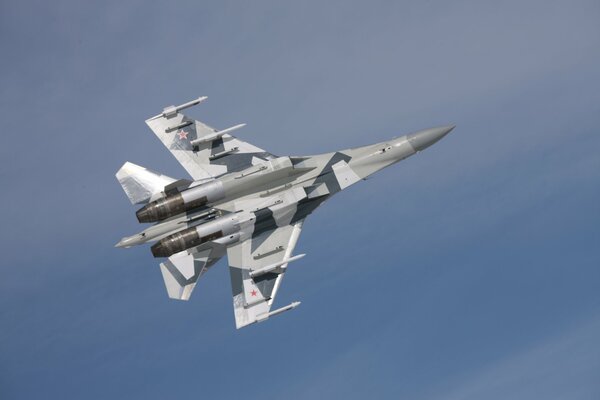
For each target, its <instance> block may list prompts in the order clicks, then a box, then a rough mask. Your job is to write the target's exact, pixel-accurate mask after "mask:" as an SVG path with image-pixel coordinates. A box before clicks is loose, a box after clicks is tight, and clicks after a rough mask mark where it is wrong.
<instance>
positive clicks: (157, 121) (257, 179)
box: [116, 98, 454, 328]
mask: <svg viewBox="0 0 600 400" xmlns="http://www.w3.org/2000/svg"><path fill="white" fill-rule="evenodd" d="M203 100H205V98H199V99H197V100H194V101H192V102H189V103H185V104H183V105H181V106H177V107H175V106H171V107H167V108H165V110H164V111H163V113H161V114H159V115H157V116H155V117H152V118H150V119H148V120H147V121H146V123H147V125H148V126H149V127H150V129H151V130H152V131H153V132H154V133H155V135H156V136H157V137H158V138H159V139H160V141H161V142H162V143H163V144H164V145H165V147H166V148H167V149H168V150H169V151H170V152H171V154H173V156H174V157H175V158H176V159H177V160H178V161H179V162H180V164H181V165H182V166H183V167H184V169H185V170H186V171H187V172H188V173H189V174H190V176H191V177H192V178H193V180H194V181H189V180H176V179H173V178H170V177H167V176H165V175H161V174H158V173H156V172H153V171H150V170H148V169H146V168H143V167H140V166H137V165H135V164H132V163H129V162H127V163H125V164H124V165H123V167H122V168H121V169H120V170H119V171H118V172H117V179H118V180H119V183H120V184H121V186H122V187H123V189H124V191H125V193H126V194H127V196H128V198H129V200H130V201H131V203H132V204H147V203H150V202H155V201H157V200H160V199H162V198H168V197H169V196H175V195H177V194H178V193H180V192H181V193H182V194H183V195H184V198H186V195H187V193H194V192H191V191H189V190H190V189H192V188H194V187H195V186H198V185H203V184H204V185H205V184H207V183H209V182H214V181H216V182H218V183H219V187H221V188H223V191H224V193H225V195H224V196H219V197H218V199H219V200H216V201H214V202H213V203H210V204H206V205H203V206H202V207H198V208H190V209H185V211H184V212H180V213H178V214H175V215H171V216H170V217H168V218H167V219H165V220H161V221H158V222H156V223H155V224H153V225H150V226H149V227H147V228H146V229H145V230H143V231H142V232H140V233H138V234H136V235H132V236H129V237H125V238H123V239H122V240H121V241H120V242H119V243H118V244H117V245H116V246H117V247H131V246H134V245H139V244H143V243H155V245H156V244H157V243H171V242H172V241H175V242H172V243H177V245H178V246H180V247H177V248H178V249H181V248H185V249H184V250H183V251H179V250H173V251H179V252H177V253H174V254H171V255H170V256H169V257H168V258H167V259H166V260H165V261H163V262H161V263H160V269H161V272H162V275H163V279H164V281H165V286H166V288H167V293H168V295H169V297H170V298H173V299H178V300H189V298H190V296H191V294H192V292H193V290H194V288H195V286H196V284H197V281H198V279H199V278H201V277H202V276H203V275H204V274H205V273H206V272H207V271H208V270H209V269H210V267H211V266H213V265H214V264H215V263H216V262H217V261H219V259H221V258H222V257H223V256H224V255H225V254H227V258H228V261H229V271H230V277H231V291H232V297H233V307H234V316H235V323H236V327H237V328H241V327H244V326H247V325H250V324H253V323H256V322H262V321H264V320H266V319H268V318H269V317H271V316H275V315H278V314H280V313H282V312H284V311H288V310H291V309H293V308H295V307H297V306H298V305H299V304H300V303H299V302H293V303H291V304H290V305H288V306H284V307H281V308H279V309H277V310H274V311H272V310H271V306H272V304H273V301H274V299H275V296H276V294H277V291H278V290H279V287H280V285H281V281H282V279H283V276H284V275H285V272H286V270H287V268H288V265H289V262H291V261H293V260H295V259H297V258H300V257H301V256H302V255H300V256H293V251H294V248H295V246H296V243H297V241H298V238H299V236H300V233H301V231H302V226H303V224H304V221H305V220H306V218H307V217H308V216H309V215H310V214H311V213H312V212H313V211H315V210H316V209H317V208H318V207H319V206H320V205H321V204H322V203H323V202H324V201H326V200H328V199H329V198H330V197H331V196H333V195H334V194H336V193H338V192H340V191H342V190H344V189H346V188H347V187H349V186H351V185H353V184H355V183H357V182H359V181H360V180H364V179H366V178H367V177H368V176H370V175H372V174H374V173H375V172H377V171H379V170H381V169H383V168H385V167H387V166H390V165H392V164H395V163H397V162H398V161H401V160H403V159H405V158H407V157H409V156H411V155H413V154H415V153H417V152H419V151H422V150H424V149H426V148H427V147H429V146H431V145H432V144H433V143H435V142H437V141H438V140H440V139H441V138H442V137H444V136H445V135H446V134H448V132H450V131H451V130H452V129H453V128H454V126H444V127H439V128H431V129H426V130H422V131H419V132H415V133H413V134H410V135H406V136H401V137H397V138H393V139H391V140H389V141H385V142H380V143H375V144H372V145H368V146H362V147H357V148H353V149H347V150H342V151H337V152H332V153H325V154H319V155H315V156H303V157H277V156H275V155H273V154H271V153H269V152H267V151H265V150H263V149H260V148H258V147H256V146H254V145H252V144H249V143H247V142H244V141H242V140H240V139H238V138H236V137H234V136H232V135H230V134H229V132H230V131H232V130H234V129H238V128H239V127H241V126H242V125H238V126H235V127H232V128H230V129H226V130H223V131H218V130H216V129H213V128H211V127H209V126H208V125H206V124H204V123H202V122H200V121H197V120H194V119H193V118H190V117H187V116H186V115H184V114H182V113H181V112H180V111H181V110H182V109H184V108H188V107H190V106H192V105H195V104H198V103H199V102H201V101H203ZM203 187H204V186H203ZM186 190H188V192H186ZM202 190H204V189H202ZM187 196H188V197H189V195H187ZM190 204H195V203H194V202H193V201H192V202H190ZM225 217H227V218H226V219H225ZM219 218H224V219H223V220H221V219H219ZM217 219H218V220H219V221H226V222H223V223H219V224H215V223H210V222H211V221H215V220H217ZM209 223H210V224H209ZM212 226H215V227H220V226H222V228H215V231H214V232H213V233H210V232H208V231H207V229H208V230H209V229H210V227H212ZM217 229H218V230H217ZM223 229H225V230H223ZM179 232H190V233H189V234H186V235H183V236H181V235H180V236H177V234H178V233H179ZM195 232H199V233H198V234H196V233H195ZM207 232H208V235H207ZM198 235H200V236H202V237H200V236H198ZM188 238H192V239H188ZM193 238H196V239H193ZM199 242H201V244H199V245H198V244H197V243H199ZM181 246H183V247H181ZM168 248H171V247H168ZM172 248H175V247H172ZM153 249H154V247H153ZM167 254H170V253H167ZM161 255H162V254H161Z"/></svg>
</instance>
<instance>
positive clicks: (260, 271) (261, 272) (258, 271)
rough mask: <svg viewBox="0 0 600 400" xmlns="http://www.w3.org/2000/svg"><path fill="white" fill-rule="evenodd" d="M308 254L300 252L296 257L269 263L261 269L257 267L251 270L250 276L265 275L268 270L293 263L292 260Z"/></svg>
mask: <svg viewBox="0 0 600 400" xmlns="http://www.w3.org/2000/svg"><path fill="white" fill-rule="evenodd" d="M305 255H306V254H298V255H297V256H294V257H290V258H285V259H283V260H281V261H279V262H276V263H275V264H271V265H267V266H266V267H262V268H259V269H255V270H253V271H250V277H251V278H254V277H257V276H260V275H264V274H266V273H268V272H271V271H273V270H274V269H277V268H279V267H281V266H282V265H284V264H288V263H291V262H292V261H296V260H299V259H301V258H302V257H304V256H305Z"/></svg>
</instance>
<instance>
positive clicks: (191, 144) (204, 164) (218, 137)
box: [146, 98, 274, 180]
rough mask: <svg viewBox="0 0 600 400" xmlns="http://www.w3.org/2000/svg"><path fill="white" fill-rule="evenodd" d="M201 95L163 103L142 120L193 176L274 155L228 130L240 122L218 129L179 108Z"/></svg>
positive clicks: (233, 169) (216, 173) (237, 167)
mask: <svg viewBox="0 0 600 400" xmlns="http://www.w3.org/2000/svg"><path fill="white" fill-rule="evenodd" d="M204 99H205V98H199V99H197V100H194V101H192V102H189V103H186V104H184V105H181V106H177V107H175V106H171V107H167V108H165V110H164V111H163V112H162V113H161V114H159V115H156V116H154V117H152V118H150V119H148V120H146V124H147V125H148V126H149V127H150V129H152V131H153V132H154V133H155V134H156V136H157V137H158V138H159V139H160V141H161V142H162V143H163V144H164V145H165V146H166V147H167V149H169V151H170V152H171V154H173V156H175V158H176V159H177V161H179V163H180V164H181V165H182V166H183V168H185V170H186V171H187V172H188V173H189V174H190V175H191V176H192V178H194V180H203V179H212V178H213V177H215V176H220V175H223V174H225V173H228V172H236V171H241V170H243V169H245V168H248V167H250V166H252V165H254V164H257V163H260V162H263V161H264V160H268V159H270V158H274V156H273V155H272V154H270V153H268V152H266V151H264V150H263V149H261V148H259V147H256V146H254V145H252V144H250V143H247V142H244V141H242V140H240V139H238V138H236V137H234V136H231V135H230V134H229V133H228V132H232V131H233V130H235V129H237V128H240V127H242V126H243V124H242V125H237V126H234V127H232V128H228V129H224V130H221V131H218V130H216V129H213V128H211V127H210V126H208V125H206V124H205V123H203V122H200V121H197V120H194V119H193V118H190V117H188V116H186V115H184V114H182V113H181V112H180V110H181V109H183V108H187V107H190V106H192V105H195V104H198V103H199V102H200V101H202V100H204Z"/></svg>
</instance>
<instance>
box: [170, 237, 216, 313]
mask: <svg viewBox="0 0 600 400" xmlns="http://www.w3.org/2000/svg"><path fill="white" fill-rule="evenodd" d="M197 249H198V248H196V249H193V250H192V252H191V253H190V252H188V251H182V252H180V253H177V254H174V255H172V256H171V257H169V258H168V259H167V260H166V261H165V262H162V263H161V264H160V271H161V272H162V276H163V279H164V281H165V287H166V288H167V293H168V295H169V297H170V298H172V299H177V300H186V301H187V300H189V299H190V296H191V295H192V291H193V290H194V287H195V286H196V282H197V281H198V279H199V278H200V277H201V276H202V275H204V274H205V273H206V271H208V269H209V268H210V267H211V266H212V265H213V264H215V263H216V262H217V261H219V259H220V258H221V257H222V255H223V254H224V249H216V248H211V247H208V248H204V249H203V250H198V251H196V250H197Z"/></svg>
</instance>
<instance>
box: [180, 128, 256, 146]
mask: <svg viewBox="0 0 600 400" xmlns="http://www.w3.org/2000/svg"><path fill="white" fill-rule="evenodd" d="M244 126H246V124H239V125H235V126H232V127H231V128H227V129H223V130H222V131H218V132H214V133H211V134H208V135H206V136H204V137H201V138H198V139H194V140H192V141H191V142H190V144H191V145H192V146H199V145H201V144H203V143H210V142H212V141H215V140H217V139H220V138H221V137H223V135H225V134H226V133H229V132H233V131H235V130H238V129H240V128H243V127H244Z"/></svg>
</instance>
